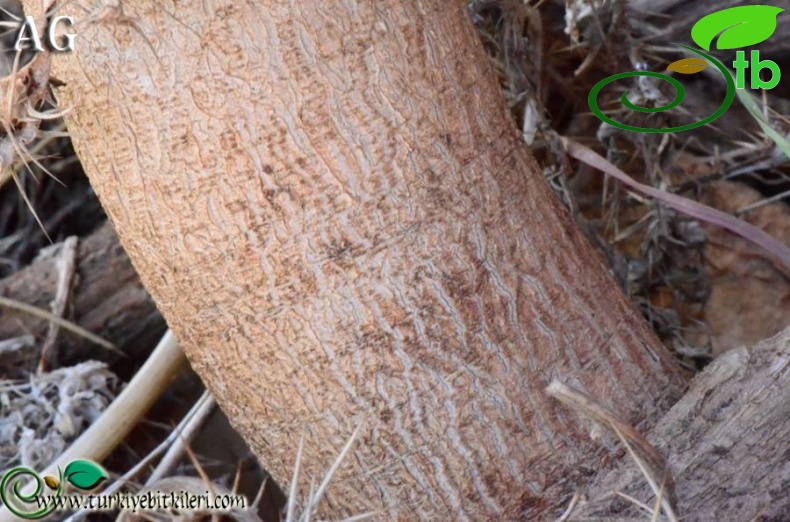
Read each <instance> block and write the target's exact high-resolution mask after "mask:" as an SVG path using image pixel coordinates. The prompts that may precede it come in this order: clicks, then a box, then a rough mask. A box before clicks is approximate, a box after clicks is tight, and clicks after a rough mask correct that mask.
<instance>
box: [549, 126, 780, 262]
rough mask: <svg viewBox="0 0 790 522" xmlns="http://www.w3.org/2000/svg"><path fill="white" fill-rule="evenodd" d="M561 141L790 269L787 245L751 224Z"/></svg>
mask: <svg viewBox="0 0 790 522" xmlns="http://www.w3.org/2000/svg"><path fill="white" fill-rule="evenodd" d="M561 140H562V143H563V146H564V147H565V150H566V151H567V152H568V154H569V155H570V156H571V157H573V158H576V159H577V160H579V161H582V162H584V163H586V164H587V165H589V166H591V167H593V168H596V169H598V170H600V171H602V172H604V173H606V174H609V175H610V176H612V177H614V178H615V179H617V180H618V181H620V182H622V183H623V184H625V185H627V186H628V187H630V188H632V189H634V190H636V191H637V192H641V193H642V194H645V195H646V196H651V197H654V198H656V199H658V200H660V201H662V202H664V203H666V204H667V205H668V206H670V207H672V208H673V209H675V210H677V211H678V212H681V213H683V214H686V215H687V216H691V217H693V218H697V219H699V220H702V221H705V222H707V223H710V224H712V225H716V226H719V227H721V228H724V229H726V230H729V231H730V232H733V233H735V234H737V235H739V236H741V237H743V238H744V239H746V240H748V241H751V242H752V243H753V244H755V245H757V246H760V247H762V248H764V249H765V250H766V251H768V252H769V253H770V254H771V255H772V256H773V257H774V258H775V259H776V260H777V261H778V262H779V263H781V264H782V265H783V266H784V267H785V268H786V269H788V270H790V247H788V246H787V245H783V244H782V243H780V242H779V241H777V240H776V239H774V238H773V237H771V236H770V235H768V234H766V233H765V232H763V231H762V230H760V229H759V228H757V227H755V226H754V225H751V224H749V223H747V222H746V221H743V220H741V219H738V218H736V217H734V216H731V215H730V214H727V213H725V212H722V211H721V210H717V209H715V208H711V207H709V206H707V205H703V204H702V203H697V202H696V201H693V200H690V199H687V198H684V197H681V196H678V195H676V194H671V193H669V192H664V191H663V190H659V189H656V188H654V187H650V186H647V185H643V184H642V183H639V182H637V181H635V180H634V179H632V178H631V177H630V176H629V175H628V174H626V173H625V172H623V171H622V170H620V169H618V168H617V167H615V166H614V165H612V164H611V163H610V162H609V161H607V160H606V159H604V158H603V157H601V156H599V155H598V154H596V153H595V152H593V151H592V150H590V149H588V148H587V147H585V146H584V145H581V144H579V143H577V142H575V141H573V140H571V139H568V138H565V137H562V138H561Z"/></svg>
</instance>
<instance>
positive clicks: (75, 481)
mask: <svg viewBox="0 0 790 522" xmlns="http://www.w3.org/2000/svg"><path fill="white" fill-rule="evenodd" d="M63 475H64V478H65V479H66V480H68V481H69V482H71V484H72V485H74V486H75V487H78V488H80V489H85V490H87V489H93V488H95V487H96V486H98V485H99V484H100V483H101V482H102V481H103V480H105V479H108V478H109V475H107V472H106V471H104V468H102V467H101V466H99V465H98V464H96V463H95V462H91V461H90V460H73V461H71V462H70V463H69V465H68V466H66V471H65V472H64V473H63Z"/></svg>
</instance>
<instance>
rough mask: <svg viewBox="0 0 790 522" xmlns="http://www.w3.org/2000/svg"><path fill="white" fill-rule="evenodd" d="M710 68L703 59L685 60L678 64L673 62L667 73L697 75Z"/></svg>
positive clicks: (679, 61)
mask: <svg viewBox="0 0 790 522" xmlns="http://www.w3.org/2000/svg"><path fill="white" fill-rule="evenodd" d="M707 67H708V62H707V61H705V60H703V59H702V58H683V59H682V60H678V61H676V62H672V63H671V64H669V65H668V66H667V71H675V72H677V73H680V74H696V73H698V72H700V71H703V70H705V69H706V68H707Z"/></svg>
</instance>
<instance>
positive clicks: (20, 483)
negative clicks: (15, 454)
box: [0, 467, 63, 519]
mask: <svg viewBox="0 0 790 522" xmlns="http://www.w3.org/2000/svg"><path fill="white" fill-rule="evenodd" d="M58 471H59V472H60V469H58ZM20 475H32V476H33V478H35V480H36V490H35V491H34V492H33V493H30V494H29V495H26V494H25V493H24V492H23V491H21V490H20V488H22V487H24V486H25V484H24V480H22V478H21V477H20ZM60 475H61V476H60V480H58V488H57V491H56V492H55V495H57V496H60V493H61V491H62V489H63V473H60ZM9 486H10V488H9ZM43 489H44V481H43V480H42V479H41V477H40V476H39V475H38V473H36V472H35V471H33V470H32V469H30V468H23V467H19V468H14V469H12V470H10V471H9V472H8V473H6V474H5V475H4V476H3V480H2V482H0V499H2V500H3V504H4V505H5V507H7V508H8V510H9V511H11V512H12V513H13V514H15V515H16V516H18V517H22V518H27V519H35V518H42V517H45V516H47V515H49V514H50V513H52V511H54V509H55V505H54V504H48V505H46V506H44V507H43V508H41V509H39V510H37V511H25V510H24V507H25V504H28V505H29V504H34V505H38V504H36V503H35V499H36V497H38V496H39V495H41V493H42V490H43Z"/></svg>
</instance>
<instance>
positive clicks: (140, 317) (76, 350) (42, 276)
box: [0, 224, 166, 377]
mask: <svg viewBox="0 0 790 522" xmlns="http://www.w3.org/2000/svg"><path fill="white" fill-rule="evenodd" d="M61 247H62V244H59V245H55V246H53V247H51V248H48V249H46V250H44V251H42V254H41V255H40V256H39V257H38V258H37V259H36V260H35V261H34V262H33V263H32V264H31V265H30V266H28V267H26V268H25V269H23V270H20V271H19V272H16V273H15V274H13V275H11V276H9V277H7V278H5V279H2V280H0V296H3V297H8V298H11V299H14V300H17V301H20V302H23V303H26V304H29V305H33V306H37V307H39V308H43V309H48V308H49V304H50V301H52V300H53V299H54V298H55V295H56V292H57V283H58V269H57V266H56V264H57V258H58V255H59V252H60V249H61ZM76 258H77V260H76V263H77V266H76V273H75V284H74V287H73V292H72V295H71V313H70V314H67V315H66V316H65V318H66V319H69V320H73V321H74V322H76V323H77V324H79V325H80V326H82V327H83V328H85V329H86V330H88V331H90V332H92V333H94V334H96V335H99V336H100V337H103V338H105V339H107V340H109V341H111V342H112V343H114V344H115V345H116V346H117V347H118V348H120V349H121V350H122V351H123V352H124V353H126V354H127V355H128V356H129V357H130V358H131V359H135V358H137V356H138V355H139V352H140V351H141V350H144V349H146V348H148V347H152V346H154V345H155V344H156V342H157V340H158V339H159V338H160V337H161V336H162V335H163V334H164V332H165V331H166V325H165V323H164V321H163V320H162V318H161V316H160V315H159V313H158V312H157V310H156V306H155V305H154V303H153V301H152V300H151V298H150V297H149V296H148V293H147V292H146V291H145V289H144V288H143V286H142V284H141V283H140V280H139V279H138V277H137V274H136V272H135V270H134V268H133V267H132V265H131V263H130V262H129V258H128V257H127V256H126V253H125V252H124V251H123V249H122V248H121V246H120V244H119V243H118V238H117V236H116V235H115V232H114V231H113V229H112V227H111V226H110V225H109V224H105V225H103V226H102V227H100V228H99V229H98V230H97V231H95V232H94V233H93V234H92V235H91V236H89V237H88V238H86V239H85V240H83V241H80V244H79V247H78V249H77V256H76ZM48 327H49V325H48V322H47V321H45V320H43V319H40V318H38V317H34V316H32V315H29V314H25V313H22V312H18V311H15V310H9V309H6V308H2V309H0V340H7V339H13V338H17V337H22V336H25V335H30V334H32V335H33V336H35V338H36V339H37V340H38V341H39V342H38V343H37V348H36V349H33V350H31V349H20V350H4V351H2V352H0V368H3V369H4V370H5V371H6V372H11V373H10V374H6V375H5V376H6V377H21V376H24V375H26V374H27V373H28V372H29V371H31V370H32V369H34V368H35V365H36V363H37V359H38V357H39V353H40V346H41V341H43V339H44V338H45V336H46V333H47V329H48ZM58 337H59V347H58V352H59V354H60V362H61V364H65V365H67V364H72V363H74V362H76V361H79V360H84V359H86V358H93V359H99V360H104V361H108V362H112V361H114V360H117V359H118V356H117V355H116V354H113V353H110V352H108V351H106V350H105V349H103V348H101V347H97V346H96V345H95V344H93V343H91V342H90V341H88V340H86V339H83V338H81V337H79V336H77V335H74V334H72V333H70V332H67V331H65V330H64V331H61V332H60V334H59V336H58ZM17 344H18V345H20V346H22V345H24V344H25V343H22V344H20V343H17Z"/></svg>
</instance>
